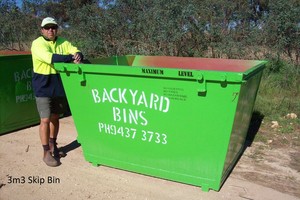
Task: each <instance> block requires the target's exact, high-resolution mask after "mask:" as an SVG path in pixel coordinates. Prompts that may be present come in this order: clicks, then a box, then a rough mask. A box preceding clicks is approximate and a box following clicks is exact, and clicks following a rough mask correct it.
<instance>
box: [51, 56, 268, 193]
mask: <svg viewBox="0 0 300 200" xmlns="http://www.w3.org/2000/svg"><path fill="white" fill-rule="evenodd" d="M265 63H266V62H265V61H247V60H226V59H206V58H184V57H168V56H123V57H111V58H107V59H99V60H97V64H78V65H76V64H65V63H60V64H55V68H56V69H57V70H59V71H60V72H61V77H62V80H63V84H64V87H65V90H66V94H67V98H68V101H69V104H70V108H71V112H72V115H73V119H74V122H75V125H76V128H77V131H78V141H79V142H80V143H81V145H82V149H83V154H84V157H85V159H86V160H87V161H89V162H91V163H93V164H94V165H98V164H100V165H107V166H111V167H115V168H119V169H123V170H129V171H133V172H137V173H141V174H146V175H150V176H155V177H159V178H163V179H168V180H173V181H178V182H182V183H186V184H191V185H196V186H201V187H202V190H204V191H208V190H209V189H213V190H219V189H220V187H221V185H222V184H223V182H224V181H225V179H226V178H227V176H228V174H229V173H230V171H231V170H232V168H233V166H234V165H235V163H236V161H237V159H238V157H239V156H240V155H241V152H242V150H243V145H244V142H245V138H246V134H247V130H248V126H249V122H250V119H251V116H252V111H253V106H254V103H255V98H256V94H257V90H258V87H259V83H260V80H261V75H262V71H263V68H264V65H265Z"/></svg>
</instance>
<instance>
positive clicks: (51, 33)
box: [41, 24, 58, 41]
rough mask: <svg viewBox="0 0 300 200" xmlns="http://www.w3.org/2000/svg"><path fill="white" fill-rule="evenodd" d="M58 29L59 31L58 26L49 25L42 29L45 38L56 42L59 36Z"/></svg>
mask: <svg viewBox="0 0 300 200" xmlns="http://www.w3.org/2000/svg"><path fill="white" fill-rule="evenodd" d="M57 29H58V26H57V25H55V24H47V25H45V26H44V27H43V28H42V30H41V32H42V34H43V36H44V37H45V38H48V39H49V40H51V41H54V40H55V38H56V35H57Z"/></svg>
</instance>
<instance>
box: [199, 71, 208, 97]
mask: <svg viewBox="0 0 300 200" xmlns="http://www.w3.org/2000/svg"><path fill="white" fill-rule="evenodd" d="M197 82H198V83H200V87H199V89H198V96H206V93H207V86H206V79H205V78H204V76H203V74H199V75H198V77H197Z"/></svg>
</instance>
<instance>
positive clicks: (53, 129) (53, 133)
mask: <svg viewBox="0 0 300 200" xmlns="http://www.w3.org/2000/svg"><path fill="white" fill-rule="evenodd" d="M58 132H59V115H58V114H52V115H51V118H50V138H49V139H48V141H49V146H50V150H51V152H52V153H53V155H54V157H59V151H58V148H57V145H56V139H57V136H58Z"/></svg>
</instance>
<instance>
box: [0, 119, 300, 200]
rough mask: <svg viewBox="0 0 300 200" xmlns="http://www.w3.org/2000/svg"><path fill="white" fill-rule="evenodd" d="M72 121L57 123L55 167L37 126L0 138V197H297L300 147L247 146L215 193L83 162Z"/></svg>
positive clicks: (5, 199) (274, 199)
mask: <svg viewBox="0 0 300 200" xmlns="http://www.w3.org/2000/svg"><path fill="white" fill-rule="evenodd" d="M76 137H77V132H76V129H75V126H74V123H73V119H72V117H66V118H63V119H62V120H61V134H60V138H59V141H58V143H59V146H62V147H64V149H65V150H66V151H67V156H66V157H65V158H62V159H61V162H62V164H61V165H60V166H59V167H56V168H51V167H47V166H46V165H45V164H44V163H43V161H42V148H41V145H40V141H39V136H38V126H33V127H30V128H26V129H23V130H19V131H15V132H12V133H9V134H5V135H2V136H0V199H1V200H9V199H12V200H19V199H44V200H50V199H51V200H52V199H74V200H76V199H78V200H79V199H80V200H82V199H114V200H119V199H130V200H134V199H147V200H148V199H155V200H160V199H163V200H165V199H172V200H174V199H175V200H176V199H178V200H182V199H189V200H193V199H195V200H196V199H197V200H201V199H205V200H220V199H225V200H245V199H246V200H249V199H250V200H254V199H255V200H260V199H262V200H268V199H270V200H282V199H284V200H293V199H295V200H296V199H300V189H299V188H300V173H299V171H300V168H299V162H297V161H299V160H297V159H296V160H295V158H299V157H300V154H299V149H286V148H285V149H280V148H277V149H272V148H270V147H268V146H267V145H264V144H260V143H252V144H251V146H250V147H247V148H246V150H245V152H244V153H243V155H242V157H241V159H240V160H239V162H238V163H237V165H236V166H235V168H234V170H233V172H232V173H231V174H230V176H229V177H228V179H227V180H226V182H225V184H224V185H223V187H222V188H221V190H220V191H219V192H216V191H209V192H203V191H201V189H200V188H199V187H195V186H191V185H186V184H181V183H176V182H172V181H167V180H162V179H159V178H153V177H149V176H144V175H140V174H135V173H131V172H127V171H123V170H117V169H113V168H109V167H105V166H100V167H95V166H92V165H91V164H90V163H89V162H87V161H85V159H84V156H83V154H82V149H81V147H80V145H79V144H78V143H77V142H76Z"/></svg>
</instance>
